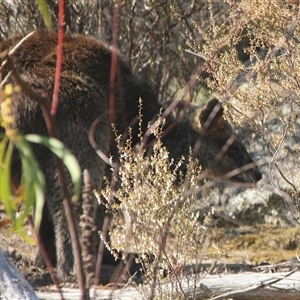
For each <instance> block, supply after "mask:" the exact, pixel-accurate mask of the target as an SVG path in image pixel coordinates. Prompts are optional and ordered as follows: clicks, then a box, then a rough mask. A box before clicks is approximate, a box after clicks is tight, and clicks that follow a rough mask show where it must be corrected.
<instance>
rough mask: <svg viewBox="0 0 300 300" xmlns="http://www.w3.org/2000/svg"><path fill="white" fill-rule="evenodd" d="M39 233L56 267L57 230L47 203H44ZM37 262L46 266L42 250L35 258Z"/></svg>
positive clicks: (41, 265)
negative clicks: (55, 230)
mask: <svg viewBox="0 0 300 300" xmlns="http://www.w3.org/2000/svg"><path fill="white" fill-rule="evenodd" d="M39 235H40V239H41V242H42V244H43V246H44V248H45V251H46V252H47V254H48V256H49V259H50V262H51V264H52V266H53V267H56V263H57V260H56V246H55V232H54V225H53V222H52V219H51V216H50V213H49V208H48V206H47V203H45V205H44V209H43V217H42V221H41V226H40V230H39ZM35 264H36V265H37V266H39V267H44V268H45V267H46V263H45V261H44V257H43V255H42V252H41V250H40V249H39V250H38V253H37V255H36V258H35Z"/></svg>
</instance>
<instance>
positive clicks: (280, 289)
mask: <svg viewBox="0 0 300 300" xmlns="http://www.w3.org/2000/svg"><path fill="white" fill-rule="evenodd" d="M156 291H157V292H156V295H157V297H158V298H159V297H161V298H162V299H164V297H163V295H164V293H165V295H169V296H170V295H172V299H177V298H179V297H180V296H181V298H187V299H211V300H220V299H233V300H245V299H247V300H254V299H255V300H265V299H280V300H299V299H300V272H295V271H291V272H284V273H283V272H281V273H273V274H271V273H268V274H263V273H254V272H246V273H240V274H228V275H227V274H222V275H206V276H204V277H203V275H202V276H201V275H200V274H195V275H191V276H185V277H177V278H176V279H175V278H174V277H173V278H172V279H171V280H170V281H169V283H167V284H160V285H157V288H156ZM37 294H38V296H39V297H40V298H42V299H45V300H52V299H58V298H57V297H59V294H58V293H56V291H55V289H53V290H49V289H48V290H47V292H37ZM149 294H150V288H149V287H148V286H138V287H136V288H133V287H130V288H128V287H127V288H124V289H117V290H112V289H111V290H109V289H101V288H100V289H98V288H97V289H91V290H90V296H91V297H93V299H95V300H103V299H147V298H148V297H147V296H148V295H149ZM63 295H64V299H65V300H73V299H79V297H80V295H81V294H80V291H79V290H74V289H63ZM183 295H184V297H182V296H183Z"/></svg>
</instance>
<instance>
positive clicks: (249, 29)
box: [0, 0, 300, 296]
mask: <svg viewBox="0 0 300 300" xmlns="http://www.w3.org/2000/svg"><path fill="white" fill-rule="evenodd" d="M46 3H47V6H48V8H49V11H50V14H51V18H52V23H53V26H54V27H55V26H56V24H57V13H58V7H57V3H56V1H53V0H46ZM113 10H114V5H113V1H109V0H104V1H100V0H96V1H90V0H84V1H71V0H70V1H66V6H65V30H66V32H71V33H83V34H86V35H92V36H95V37H97V38H101V39H103V40H105V41H107V42H108V43H110V44H111V43H112V36H113ZM119 14H120V16H119V23H118V24H119V29H118V48H119V51H120V52H121V53H122V55H123V56H124V57H125V58H126V60H127V61H128V62H129V64H130V65H131V66H132V68H133V70H134V71H135V72H136V73H139V74H141V75H143V76H145V77H146V78H149V80H150V81H151V82H152V83H153V84H154V86H155V88H156V90H157V91H158V93H159V99H160V101H161V102H162V103H164V102H168V101H170V100H174V99H175V98H176V97H181V98H184V99H185V100H188V101H191V102H199V101H200V102H201V101H205V99H207V98H208V97H209V95H210V94H212V93H213V94H217V95H218V96H219V97H220V99H221V100H222V101H223V102H224V104H225V106H226V108H227V117H228V119H229V120H230V121H231V122H232V123H234V124H236V125H237V126H243V127H247V129H248V130H247V131H244V133H245V135H248V136H249V137H250V138H248V144H249V145H250V144H251V145H253V144H256V145H258V146H256V150H259V151H257V154H256V158H257V159H259V158H266V159H268V162H269V163H268V165H267V166H266V167H265V174H266V175H267V179H265V183H267V184H268V185H269V186H271V188H272V190H273V191H274V192H276V194H278V195H280V196H281V199H283V200H284V201H285V203H286V205H287V207H288V208H289V210H290V213H291V216H292V219H293V221H294V222H295V223H296V224H298V225H299V222H300V219H299V217H300V215H299V205H300V204H299V186H300V182H299V174H300V173H299V155H298V153H299V141H300V134H299V132H300V131H299V130H300V127H299V113H300V99H299V95H300V55H299V54H300V53H299V49H300V47H299V43H300V31H299V2H298V1H292V0H290V1H288V0H286V1H284V0H270V1H267V0H258V1H252V0H236V1H234V0H232V1H231V0H227V1H225V0H224V1H209V0H208V1H193V0H191V1H177V0H176V1H164V2H163V3H161V1H156V0H148V1H147V0H145V1H135V0H130V1H121V6H120V11H119ZM0 20H1V21H0V34H1V35H2V37H3V38H7V37H9V36H11V35H13V34H15V33H19V32H28V31H31V30H35V29H45V28H46V27H45V24H44V20H43V18H42V16H41V13H40V10H39V7H38V5H37V3H36V1H35V0H12V1H1V3H0ZM186 50H189V52H187V51H186ZM191 51H192V52H193V53H194V54H191V53H190V52H191ZM193 78H197V79H198V80H197V83H196V84H195V82H194V81H193V80H191V79H193ZM183 87H186V90H185V91H186V93H180V91H182V89H183ZM119 150H120V151H121V152H122V154H123V157H124V160H122V161H121V166H120V171H119V172H120V173H119V176H120V177H122V178H123V182H124V190H120V191H119V192H118V193H119V194H118V197H119V198H120V199H121V200H122V204H121V209H122V210H123V211H127V212H130V213H131V214H133V216H134V219H135V220H136V225H134V226H135V227H132V228H131V230H132V232H129V233H128V231H127V232H126V236H122V235H120V236H119V240H117V241H115V243H116V245H117V246H118V247H120V248H122V247H124V248H128V245H126V243H128V234H132V235H133V236H131V238H132V241H133V242H132V243H131V245H136V244H137V242H138V243H139V245H142V246H141V248H139V247H135V246H134V247H133V248H134V249H132V250H134V251H137V252H141V251H145V249H144V248H143V247H144V246H145V245H147V246H149V248H150V249H151V251H152V252H153V253H155V254H156V255H157V257H159V258H161V260H160V261H159V263H160V264H162V265H165V266H166V268H167V269H168V270H171V273H172V274H176V271H177V270H178V269H180V268H181V266H182V265H184V264H185V263H186V262H187V261H188V260H189V258H190V257H191V256H193V255H195V256H194V257H196V258H195V260H196V261H197V263H199V262H200V261H201V260H202V259H203V256H201V253H203V252H206V250H207V249H208V246H207V245H206V244H205V243H206V242H207V243H208V239H207V237H208V236H209V234H207V231H204V230H202V228H200V227H197V224H198V223H197V222H198V219H199V215H198V210H196V209H195V206H194V205H189V204H190V203H191V204H193V203H195V201H196V200H195V199H194V198H193V197H194V196H192V197H191V198H190V199H187V200H186V202H184V203H183V202H182V197H183V196H182V195H185V192H186V191H187V190H189V189H190V186H189V187H187V186H184V185H183V190H180V189H179V190H178V189H177V188H174V186H173V184H174V178H173V177H172V172H171V170H170V166H169V165H168V164H167V165H166V159H165V158H166V157H167V155H168V154H167V153H166V152H164V151H165V150H164V149H163V148H161V147H160V145H158V146H157V148H155V150H154V155H153V156H152V157H151V158H146V159H144V158H143V156H142V153H141V152H140V151H142V150H138V151H137V152H134V151H133V150H131V149H129V148H126V147H125V148H122V147H121V148H120V149H119ZM132 151H133V152H132ZM125 158H126V159H125ZM153 164H155V165H156V166H157V169H156V170H155V172H154V170H153V171H152V170H151V166H153ZM137 166H138V167H139V169H136V167H137ZM143 170H147V172H148V173H147V176H148V177H147V176H146V175H144V174H145V173H143ZM158 170H159V171H158ZM137 172H142V174H140V177H141V178H142V179H143V180H144V181H141V182H138V181H137V182H136V183H135V184H136V186H135V189H134V192H132V188H131V187H132V182H131V181H129V182H128V185H127V183H126V182H127V181H126V178H131V179H132V178H133V177H134V176H136V173H137ZM157 172H160V174H162V176H161V177H160V178H156V177H155V176H156V175H155V174H157ZM190 176H191V177H189V178H190V179H192V178H193V180H196V178H197V176H196V175H194V177H193V176H192V175H190ZM161 178H163V179H164V180H163V181H160V179H161ZM193 180H191V182H190V184H193V183H195V182H194V181H193ZM149 181H150V182H151V188H152V190H150V189H149V190H148V189H146V191H147V192H146V194H147V195H148V197H149V198H147V199H144V198H141V197H140V195H141V194H145V185H146V183H147V182H148V183H149ZM168 185H170V188H169V189H166V188H165V187H166V186H168ZM171 186H173V187H172V188H171ZM140 189H142V191H143V193H141V190H140ZM139 191H140V194H138V193H139ZM163 191H165V192H166V194H163V193H162V192H163ZM109 193H110V191H109V190H107V191H105V192H104V195H107V198H109V197H110V196H109ZM158 195H159V197H157V196H158ZM149 199H151V201H149ZM189 201H190V202H189ZM140 202H141V205H137V204H138V203H140ZM174 203H176V204H175V205H174ZM143 204H144V205H143ZM156 205H157V206H156ZM166 207H168V208H169V207H172V208H174V210H173V211H168V209H166ZM118 208H119V207H118ZM139 208H141V210H140V209H139ZM110 209H111V208H110ZM113 209H115V207H113ZM146 211H147V213H146ZM145 218H146V219H145ZM118 222H120V223H118ZM122 222H123V221H122V219H121V220H119V221H118V220H116V223H115V224H116V225H115V226H116V228H117V229H118V230H119V232H120V231H121V232H122V230H120V228H121V229H124V228H126V230H128V227H126V226H125V225H124V223H122ZM149 223H150V224H149ZM171 227H172V230H171V229H170V228H171ZM149 228H150V229H149ZM183 229H184V230H183ZM147 230H150V231H151V232H152V233H153V234H152V235H146V236H145V232H147ZM123 231H124V230H123ZM170 231H171V233H172V234H174V236H173V241H172V242H171V243H173V245H175V246H174V247H173V248H172V249H173V250H172V251H174V249H176V252H174V253H173V254H172V255H171V256H170V252H164V246H165V243H166V234H167V233H168V234H169V233H170ZM124 237H126V239H124ZM148 238H152V240H149V239H148ZM193 241H199V244H194V243H193ZM149 248H148V249H149ZM187 249H188V250H190V251H187ZM199 249H202V250H199ZM221 252H222V251H221V250H220V251H219V252H218V253H216V252H214V253H213V255H216V254H220V253H221ZM191 253H192V254H191ZM199 253H200V254H199ZM196 254H198V256H196ZM185 255H186V256H185ZM179 258H180V259H179ZM149 268H150V269H152V268H154V271H153V272H152V273H151V277H149V278H150V279H149V281H150V282H151V280H153V281H155V280H157V278H158V275H157V274H158V267H157V265H151V266H149ZM177 282H179V281H177ZM178 290H179V294H180V293H182V295H184V293H183V291H182V290H180V284H179V289H178ZM185 296H187V295H185Z"/></svg>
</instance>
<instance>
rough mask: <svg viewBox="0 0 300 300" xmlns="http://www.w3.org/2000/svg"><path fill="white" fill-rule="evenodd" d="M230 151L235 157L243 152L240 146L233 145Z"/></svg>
mask: <svg viewBox="0 0 300 300" xmlns="http://www.w3.org/2000/svg"><path fill="white" fill-rule="evenodd" d="M229 149H230V150H229V151H230V152H231V153H232V154H234V155H236V154H238V153H239V152H240V150H241V148H240V146H239V145H231V146H230V148H229Z"/></svg>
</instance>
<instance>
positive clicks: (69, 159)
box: [25, 134, 81, 201]
mask: <svg viewBox="0 0 300 300" xmlns="http://www.w3.org/2000/svg"><path fill="white" fill-rule="evenodd" d="M25 139H26V140H27V141H29V142H32V143H37V144H42V145H44V146H45V147H47V148H48V149H50V150H51V151H52V152H53V153H55V155H57V156H58V157H59V158H60V159H61V160H62V161H63V163H64V164H65V166H66V167H67V169H68V171H69V173H70V175H71V179H72V182H73V186H74V195H73V197H72V200H73V201H77V200H78V198H79V197H80V193H81V169H80V166H79V163H78V161H77V159H76V157H75V156H74V155H73V154H72V153H71V152H70V150H68V149H67V148H66V147H65V146H64V144H63V143H62V142H61V141H59V140H57V139H55V138H52V137H48V136H40V135H36V134H28V135H26V136H25Z"/></svg>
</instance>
